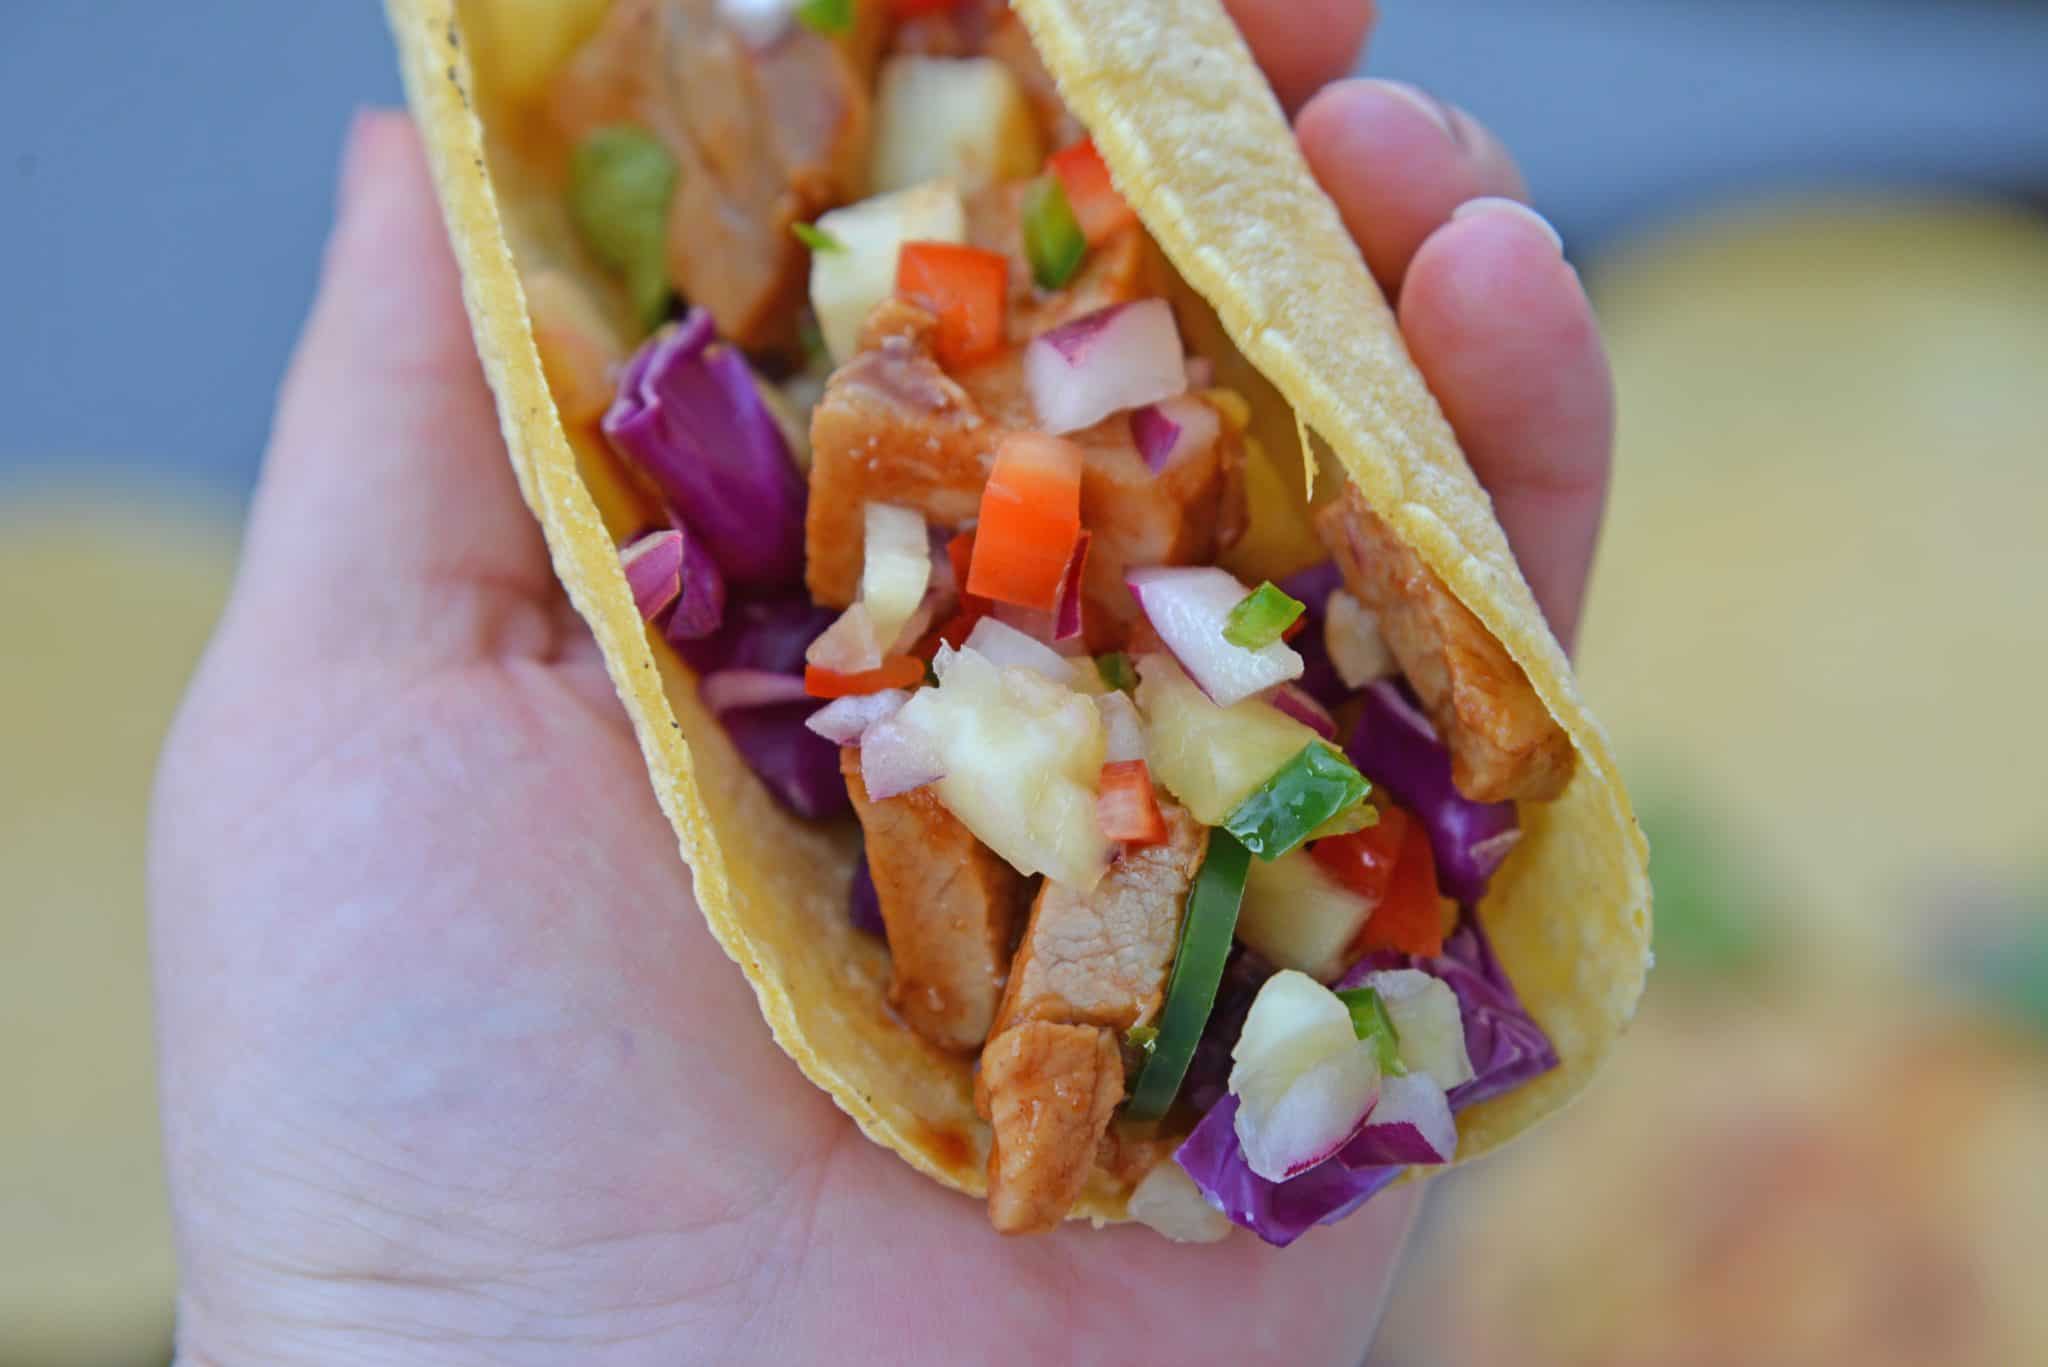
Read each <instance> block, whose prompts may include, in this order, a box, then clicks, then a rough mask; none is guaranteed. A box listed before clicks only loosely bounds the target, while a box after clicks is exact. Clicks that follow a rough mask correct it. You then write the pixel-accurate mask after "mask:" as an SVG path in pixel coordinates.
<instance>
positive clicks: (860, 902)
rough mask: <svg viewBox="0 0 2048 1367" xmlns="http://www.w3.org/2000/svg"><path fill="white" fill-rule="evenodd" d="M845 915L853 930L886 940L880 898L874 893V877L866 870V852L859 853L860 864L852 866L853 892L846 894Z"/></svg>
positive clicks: (886, 928)
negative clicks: (851, 923)
mask: <svg viewBox="0 0 2048 1367" xmlns="http://www.w3.org/2000/svg"><path fill="white" fill-rule="evenodd" d="M846 915H847V919H849V920H851V921H852V922H853V928H854V929H855V930H859V931H865V932H866V933H868V934H869V935H876V936H880V937H881V938H883V939H887V938H888V935H889V928H888V927H887V926H885V925H883V924H882V898H881V894H879V893H877V892H876V891H875V875H874V871H873V870H871V869H870V868H868V852H867V851H866V850H862V851H861V852H860V862H859V863H858V864H855V865H854V866H853V890H852V891H851V892H849V893H848V894H847V898H846Z"/></svg>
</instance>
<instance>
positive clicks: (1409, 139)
mask: <svg viewBox="0 0 2048 1367" xmlns="http://www.w3.org/2000/svg"><path fill="white" fill-rule="evenodd" d="M1295 130H1296V132H1297V133H1298V134H1299V135H1300V138H1301V150H1302V154H1303V155H1304V156H1306V157H1307V158H1308V164H1309V167H1310V169H1311V170H1313V171H1314V172H1315V175H1316V179H1317V180H1319V181H1321V182H1322V186H1323V189H1324V190H1325V191H1326V192H1327V193H1328V194H1329V196H1330V198H1331V199H1332V200H1334V201H1335V202H1336V205H1337V211H1338V212H1339V213H1340V214H1342V215H1343V218H1344V226H1345V227H1346V228H1349V229H1350V230H1351V235H1352V237H1354V238H1356V239H1357V241H1358V246H1359V250H1360V251H1361V252H1363V253H1364V255H1365V262H1366V265H1368V266H1370V267H1371V268H1372V273H1373V276H1374V278H1376V279H1377V280H1378V281H1379V282H1380V287H1381V288H1382V289H1384V290H1386V291H1387V293H1388V296H1389V297H1392V296H1393V295H1394V294H1395V293H1396V292H1398V291H1399V289H1400V288H1401V278H1402V276H1403V275H1404V274H1405V273H1406V272H1407V270H1408V263H1409V262H1410V261H1411V260H1413V259H1414V256H1415V253H1416V251H1417V250H1418V249H1420V248H1421V246H1422V244H1423V241H1424V240H1425V239H1426V238H1428V236H1429V235H1430V234H1431V233H1433V232H1435V231H1436V229H1437V227H1438V225H1440V224H1441V223H1443V221H1444V220H1445V219H1447V218H1449V217H1450V216H1451V211H1452V210H1453V209H1455V208H1457V207H1458V206H1459V205H1460V204H1463V203H1464V202H1465V201H1467V200H1469V199H1477V198H1480V197H1482V196H1486V195H1501V196H1505V197H1508V198H1512V199H1527V198H1528V187H1527V185H1526V184H1525V183H1524V182H1523V180H1522V173H1521V172H1520V170H1518V169H1517V168H1516V166H1515V163H1514V159H1513V158H1511V157H1510V156H1509V155H1508V153H1507V149H1506V148H1505V147H1503V146H1502V145H1501V143H1500V140H1499V139H1498V138H1495V137H1494V136H1493V135H1492V134H1491V133H1489V132H1487V130H1486V129H1485V127H1484V126H1482V125H1481V124H1480V123H1479V121H1478V120H1477V119H1474V118H1473V117H1472V116H1471V115H1469V114H1467V113H1465V112H1464V111H1463V110H1460V109H1456V108H1454V107H1452V106H1450V105H1447V104H1445V103H1443V102H1442V101H1440V100H1438V99H1436V98H1435V97H1434V96H1432V95H1429V94H1427V93H1425V92H1424V91H1421V90H1418V89H1417V88H1415V87H1414V86H1412V85H1404V84H1402V83H1401V82H1399V81H1369V80H1357V81H1345V82H1343V83H1341V84H1339V85H1333V86H1331V87H1330V88H1329V89H1327V90H1324V91H1323V92H1322V93H1321V94H1319V95H1317V96H1316V97H1315V98H1314V99H1313V100H1310V101H1309V103H1308V107H1307V108H1305V109H1303V110H1302V111H1301V117H1300V118H1299V119H1297V120H1296V121H1295Z"/></svg>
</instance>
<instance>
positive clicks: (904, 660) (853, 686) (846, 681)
mask: <svg viewBox="0 0 2048 1367" xmlns="http://www.w3.org/2000/svg"><path fill="white" fill-rule="evenodd" d="M923 682H924V661H923V660H920V659H918V658H917V657H916V656H914V655H891V656H889V657H888V658H887V659H885V660H883V661H882V664H881V667H880V668H878V669H864V670H862V671H861V672H860V673H858V674H840V673H838V672H836V671H834V670H830V669H820V668H818V667H817V666H816V665H805V666H804V692H806V693H808V694H810V695H811V696H812V697H814V698H844V697H849V696H851V695H853V694H855V693H879V692H881V691H882V690H883V689H885V688H915V687H917V686H918V685H919V684H921V683H923Z"/></svg>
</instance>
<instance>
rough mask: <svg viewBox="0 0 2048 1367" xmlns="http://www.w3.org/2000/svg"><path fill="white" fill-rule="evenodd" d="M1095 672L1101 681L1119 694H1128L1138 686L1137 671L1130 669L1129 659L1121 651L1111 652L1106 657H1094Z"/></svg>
mask: <svg viewBox="0 0 2048 1367" xmlns="http://www.w3.org/2000/svg"><path fill="white" fill-rule="evenodd" d="M1095 672H1096V673H1097V674H1100V675H1101V676H1102V681H1103V682H1104V683H1105V684H1107V685H1109V686H1110V687H1111V688H1114V689H1115V690H1116V691H1117V692H1119V693H1128V692H1130V691H1131V690H1132V689H1134V688H1136V687H1137V686H1138V671H1137V670H1135V669H1133V668H1131V657H1130V656H1128V655H1126V654H1124V653H1123V652H1122V651H1121V650H1112V651H1111V652H1110V653H1109V654H1107V655H1097V656H1096V657H1095Z"/></svg>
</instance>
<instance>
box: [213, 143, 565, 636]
mask: <svg viewBox="0 0 2048 1367" xmlns="http://www.w3.org/2000/svg"><path fill="white" fill-rule="evenodd" d="M345 161H346V165H345V167H344V171H343V175H342V184H341V189H340V196H339V197H340V207H339V215H338V221H337V223H336V225H335V228H334V233H333V236H332V238H331V239H330V240H329V243H328V248H327V256H326V261H325V265H324V267H323V271H322V277H321V284H320V290H319V296H318V298H317V300H316V301H315V304H314V307H313V313H312V317H311V319H310V320H309V321H308V323H307V325H306V330H305V333H304V335H303V336H302V337H301V339H300V342H299V348H298V352H297V354H296V356H295V357H294V359H293V361H292V366H291V370H290V373H289V374H288V376H287V377H286V380H285V383H284V387H283V391H282V393H281V396H280V399H279V406H278V414H277V420H276V424H275V427H274V429H273V431H272V434H271V442H270V449H269V451H268V453H267V454H266V456H265V458H264V466H263V474H262V477H261V480H260V482H259V485H258V489H257V493H256V498H255V502H254V506H253V508H252V510H251V515H250V522H249V530H248V539H247V543H246V546H245V550H244V555H243V577H242V584H241V586H239V587H238V590H237V604H236V607H237V610H238V611H239V612H242V613H244V614H248V615H254V616H256V617H259V618H261V619H263V620H264V622H265V625H266V627H267V628H268V629H270V630H274V631H283V632H291V631H294V630H299V631H305V630H306V628H307V627H310V634H312V635H315V636H317V637H318V638H319V640H318V644H320V645H322V646H324V647H327V648H336V649H347V650H351V651H354V650H358V649H360V648H362V646H363V645H364V641H363V640H360V639H358V637H365V636H366V637H368V638H369V639H370V640H371V641H372V642H374V643H375V644H377V645H381V646H386V647H396V646H404V647H406V648H412V647H414V646H417V645H418V644H420V642H421V640H422V639H425V640H430V641H433V642H435V643H439V644H445V645H448V646H450V647H451V648H458V649H460V648H467V647H470V646H475V645H479V644H488V642H481V641H480V640H479V639H477V638H479V636H481V637H489V636H491V635H492V634H493V633H496V632H499V631H501V630H505V629H508V628H510V627H512V626H515V625H516V626H518V627H519V628H520V629H522V630H535V631H537V630H539V629H540V628H541V627H543V626H548V627H549V629H550V630H552V627H551V626H549V624H550V623H551V622H552V620H553V618H552V615H551V614H539V613H534V612H527V611H518V612H509V613H508V612H500V611H497V610H496V609H497V608H498V607H500V606H511V605H519V604H529V605H530V604H531V603H544V602H547V601H548V600H549V598H550V597H551V586H552V580H551V578H550V575H549V571H548V561H547V555H546V551H545V547H544V546H543V544H542V541H541V537H540V533H539V530H538V528H537V527H536V526H535V523H534V520H533V518H532V517H531V515H529V514H528V512H527V510H526V507H525V505H524V504H523V503H522V502H521V501H520V497H519V491H518V487H517V483H516V481H515V480H514V478H513V474H512V470H511V467H510V465H509V463H508V461H507V459H506V455H505V445H504V441H503V439H502V438H501V436H500V435H499V430H498V420H497V414H496V410H495V408H494V406H493V404H492V401H491V394H490V391H489V389H488V388H487V387H486V385H485V383H484V378H483V371H482V368H481V366H480V365H479V363H478V361H477V353H476V345H475V343H474V341H473V340H472V339H471V335H470V330H469V321H468V317H467V315H466V314H465V312H464V309H463V304H462V291H461V281H460V277H459V275H458V273H457V270H456V265H455V260H454V257H453V255H452V254H451V252H450V250H449V246H448V236H447V232H446V230H445V229H444V227H443V226H442V220H441V214H440V209H439V207H438V205H437V203H436V201H435V198H434V190H433V184H432V182H431V180H430V179H429V177H428V173H427V166H426V159H425V156H424V153H423V151H422V148H421V146H420V142H419V137H418V135H417V134H416V133H415V132H414V130H413V127H412V123H411V121H410V120H409V119H407V118H406V117H405V115H403V114H397V113H376V114H366V115H364V116H362V117H361V118H359V119H358V120H357V123H356V127H355V128H354V130H353V132H352V134H351V137H350V144H349V149H348V153H347V156H346V159H345ZM309 608H311V609H312V611H310V612H309V611H308V609H309ZM301 621H304V622H305V623H306V627H300V626H297V625H295V624H297V623H299V622H301Z"/></svg>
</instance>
